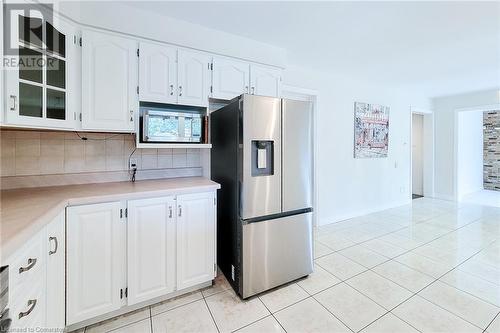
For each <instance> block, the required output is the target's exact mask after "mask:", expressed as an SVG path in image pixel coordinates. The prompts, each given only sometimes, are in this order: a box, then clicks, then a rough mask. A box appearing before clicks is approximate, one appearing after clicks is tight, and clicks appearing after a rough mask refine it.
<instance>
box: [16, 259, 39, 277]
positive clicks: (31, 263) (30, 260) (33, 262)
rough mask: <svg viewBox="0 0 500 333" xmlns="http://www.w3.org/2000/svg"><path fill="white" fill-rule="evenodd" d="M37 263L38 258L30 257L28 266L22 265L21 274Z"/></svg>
mask: <svg viewBox="0 0 500 333" xmlns="http://www.w3.org/2000/svg"><path fill="white" fill-rule="evenodd" d="M35 264H36V258H35V259H33V258H28V266H26V267H20V268H19V274H21V273H22V272H26V271H29V270H30V269H32V268H33V266H35Z"/></svg>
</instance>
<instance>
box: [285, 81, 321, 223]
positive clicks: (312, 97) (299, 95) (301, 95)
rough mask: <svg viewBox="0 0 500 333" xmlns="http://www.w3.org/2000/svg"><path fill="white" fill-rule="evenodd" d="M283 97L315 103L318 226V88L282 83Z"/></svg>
mask: <svg viewBox="0 0 500 333" xmlns="http://www.w3.org/2000/svg"><path fill="white" fill-rule="evenodd" d="M281 97H282V98H290V99H296V100H302V101H309V102H312V103H313V114H312V117H313V122H312V125H313V226H315V227H317V226H318V221H319V218H318V216H319V205H318V198H319V191H318V186H317V185H318V163H317V160H318V144H317V143H318V131H317V129H318V99H319V94H318V91H317V90H313V89H308V88H301V87H297V86H291V85H287V84H282V85H281Z"/></svg>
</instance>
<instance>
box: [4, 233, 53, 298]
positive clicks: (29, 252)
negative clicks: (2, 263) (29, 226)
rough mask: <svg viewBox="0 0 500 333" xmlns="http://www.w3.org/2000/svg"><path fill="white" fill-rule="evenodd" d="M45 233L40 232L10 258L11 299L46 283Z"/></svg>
mask: <svg viewBox="0 0 500 333" xmlns="http://www.w3.org/2000/svg"><path fill="white" fill-rule="evenodd" d="M45 260H46V255H45V234H44V232H40V233H39V234H37V235H35V236H34V237H33V238H31V239H30V240H29V241H28V242H27V243H26V244H25V246H24V247H23V248H21V249H20V250H19V251H17V252H16V253H15V254H14V255H13V257H12V259H11V260H9V290H10V291H9V294H10V297H9V298H10V299H15V297H16V295H18V294H23V291H24V292H26V291H28V290H30V289H32V288H33V287H34V286H37V285H39V284H40V285H41V284H43V283H45V270H46V262H45Z"/></svg>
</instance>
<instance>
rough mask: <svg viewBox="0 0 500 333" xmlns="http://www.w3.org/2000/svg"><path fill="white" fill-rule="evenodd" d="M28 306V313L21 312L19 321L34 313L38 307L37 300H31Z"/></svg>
mask: <svg viewBox="0 0 500 333" xmlns="http://www.w3.org/2000/svg"><path fill="white" fill-rule="evenodd" d="M28 306H29V309H28V311H25V312H19V319H21V318H22V317H26V316H27V315H29V314H30V313H31V311H33V309H34V308H35V306H36V299H30V300H29V301H28Z"/></svg>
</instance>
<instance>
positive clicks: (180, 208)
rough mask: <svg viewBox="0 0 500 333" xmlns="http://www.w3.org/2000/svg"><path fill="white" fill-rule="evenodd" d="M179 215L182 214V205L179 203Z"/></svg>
mask: <svg viewBox="0 0 500 333" xmlns="http://www.w3.org/2000/svg"><path fill="white" fill-rule="evenodd" d="M179 216H182V206H181V205H179Z"/></svg>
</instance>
